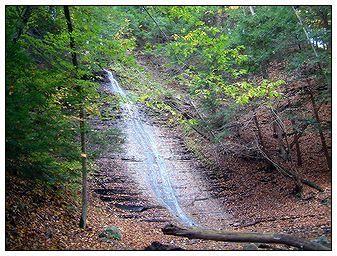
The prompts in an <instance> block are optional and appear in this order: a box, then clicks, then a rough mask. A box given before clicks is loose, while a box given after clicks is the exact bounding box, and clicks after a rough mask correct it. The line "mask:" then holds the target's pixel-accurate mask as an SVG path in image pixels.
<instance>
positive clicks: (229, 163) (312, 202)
mask: <svg viewBox="0 0 337 256" xmlns="http://www.w3.org/2000/svg"><path fill="white" fill-rule="evenodd" d="M158 66H159V65H157V70H159V68H158ZM149 68H151V69H153V70H154V72H156V67H154V66H153V65H151V66H150V67H149ZM159 74H160V72H159V71H158V72H157V73H156V74H154V75H155V76H157V78H158V79H161V77H160V75H159ZM172 87H174V85H172ZM148 123H149V125H151V126H153V127H156V131H157V132H161V133H162V132H163V133H164V134H161V135H162V136H164V137H165V140H166V141H165V142H163V143H167V140H171V142H170V143H171V145H173V146H172V147H174V148H175V149H174V150H175V152H176V153H177V154H178V156H180V157H181V158H184V157H185V160H186V162H185V164H187V165H188V166H189V167H187V169H188V171H187V173H186V169H185V173H182V172H179V171H178V172H176V173H171V175H172V179H173V180H175V181H178V180H180V178H182V179H186V178H188V179H189V178H191V177H192V180H194V181H191V184H192V185H193V186H192V188H190V187H189V186H188V185H189V184H184V185H183V184H179V186H178V185H177V186H176V189H177V192H178V193H177V194H178V195H181V196H182V199H181V200H182V205H183V207H184V208H185V209H187V211H188V213H189V214H191V215H193V216H194V217H195V219H196V220H197V222H199V223H203V225H204V226H205V227H209V228H215V227H216V228H218V229H226V230H234V231H253V232H272V233H286V234H291V235H294V236H298V237H302V238H305V239H309V240H310V239H315V238H317V237H319V236H322V235H325V236H326V237H327V238H328V239H329V240H331V178H330V175H327V174H325V173H323V172H320V171H315V170H313V169H311V170H310V169H308V170H307V173H306V175H307V177H308V178H310V179H311V180H313V181H315V182H317V183H318V184H319V185H320V186H321V187H322V188H323V189H324V192H318V191H315V190H312V189H309V188H305V190H304V193H303V197H302V198H301V199H298V198H296V197H295V196H294V194H293V191H292V190H293V185H294V184H293V183H292V182H291V181H289V180H288V179H287V178H285V177H284V176H282V175H281V174H280V173H278V172H276V171H273V170H270V169H268V168H266V167H265V163H261V162H259V161H255V162H253V161H252V160H249V161H248V160H244V159H237V158H234V157H226V158H223V159H221V160H222V168H221V169H220V170H219V169H211V168H208V167H206V166H204V165H203V164H202V163H201V162H199V161H198V160H197V158H196V157H195V156H194V155H193V154H192V153H191V152H190V150H189V149H188V147H187V146H186V143H185V141H184V138H183V135H182V132H181V130H180V128H179V127H178V126H177V127H167V126H166V125H165V121H163V120H161V119H160V118H159V119H158V118H157V117H155V116H148ZM98 125H100V126H109V125H111V123H109V121H107V122H105V123H99V124H98ZM195 139H198V138H195ZM209 151H210V153H211V147H209ZM130 160H131V161H130ZM130 162H131V164H132V159H128V158H125V157H124V158H123V154H122V155H117V156H116V155H115V156H114V155H109V154H107V155H104V157H102V158H100V159H98V160H97V161H96V164H95V171H94V172H93V173H91V175H90V177H89V188H90V189H89V198H90V207H89V212H88V220H87V223H88V227H87V229H85V230H81V229H79V228H78V221H79V217H80V216H79V208H80V205H79V202H78V200H76V199H75V198H77V199H78V198H79V194H78V191H77V192H76V191H75V197H74V191H71V190H70V189H69V188H67V187H57V188H53V189H51V190H50V191H48V190H44V189H41V188H39V187H36V188H35V189H30V187H29V184H25V183H24V181H23V180H20V179H17V178H14V177H11V176H7V177H6V249H7V250H144V248H145V247H146V246H149V245H150V244H151V243H152V242H154V241H159V242H161V243H163V244H168V245H174V246H178V247H181V248H183V249H186V250H241V249H242V248H243V247H242V246H243V244H238V243H224V242H214V241H201V240H189V239H187V238H178V237H173V236H167V235H164V234H163V233H162V232H161V228H163V227H164V226H165V225H166V224H168V223H172V224H175V225H180V224H179V222H178V220H177V219H176V218H175V217H174V216H172V215H171V214H170V212H169V211H167V210H166V209H165V208H164V207H162V206H161V205H160V203H159V202H158V201H156V198H155V197H154V196H153V195H152V192H151V191H150V190H149V188H148V187H146V186H144V183H142V182H141V181H140V180H139V178H137V173H135V172H134V169H132V168H130V166H131V165H130ZM190 165H191V166H192V167H193V168H192V167H191V166H190ZM192 170H195V172H193V171H192ZM184 175H185V176H184ZM198 182H199V183H198ZM197 186H198V189H201V190H203V191H204V193H205V196H203V197H196V196H195V197H194V198H193V194H194V193H193V191H194V190H195V189H196V187H197ZM76 193H77V194H76ZM184 194H185V195H186V194H187V195H189V196H187V197H185V198H184V197H183V195H184ZM191 196H192V198H191ZM189 204H194V206H195V205H196V206H197V207H195V208H193V207H191V206H190V205H189ZM123 205H124V207H123ZM125 205H129V206H130V205H133V206H143V207H144V208H141V210H135V209H136V208H133V209H130V208H128V209H126V208H125ZM216 207H220V208H221V209H224V210H225V212H226V214H225V215H224V214H223V213H222V212H221V213H217V211H210V209H215V208H216ZM137 209H138V208H137ZM202 209H204V212H202ZM224 216H225V217H224ZM212 222H213V223H212ZM111 225H114V226H116V227H118V228H119V229H120V230H121V232H122V236H123V237H122V239H121V241H118V242H117V241H116V242H114V243H106V242H102V241H100V239H99V237H98V234H99V233H100V232H102V230H103V229H104V228H105V227H107V226H111ZM273 247H274V248H279V249H288V247H285V246H276V245H273Z"/></svg>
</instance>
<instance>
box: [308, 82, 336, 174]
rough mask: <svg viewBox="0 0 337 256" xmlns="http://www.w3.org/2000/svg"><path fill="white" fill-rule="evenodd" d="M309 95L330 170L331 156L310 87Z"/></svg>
mask: <svg viewBox="0 0 337 256" xmlns="http://www.w3.org/2000/svg"><path fill="white" fill-rule="evenodd" d="M307 83H308V84H309V86H310V82H309V80H308V79H307ZM309 97H310V101H311V105H312V110H313V114H314V116H315V119H316V122H317V126H318V132H319V136H320V138H321V143H322V149H323V152H324V155H325V159H326V161H327V164H328V167H329V170H330V171H331V168H332V166H331V158H330V155H329V151H328V146H327V144H326V140H325V137H324V134H323V128H322V125H321V120H320V118H319V115H318V110H317V106H316V102H315V98H314V95H313V93H312V91H311V90H310V89H309Z"/></svg>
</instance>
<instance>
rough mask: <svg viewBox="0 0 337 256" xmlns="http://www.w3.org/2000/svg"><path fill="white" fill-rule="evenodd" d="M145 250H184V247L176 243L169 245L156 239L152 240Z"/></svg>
mask: <svg viewBox="0 0 337 256" xmlns="http://www.w3.org/2000/svg"><path fill="white" fill-rule="evenodd" d="M145 251H184V249H183V248H180V247H178V246H175V245H167V244H162V243H160V242H158V241H155V242H152V244H151V245H149V246H147V247H145Z"/></svg>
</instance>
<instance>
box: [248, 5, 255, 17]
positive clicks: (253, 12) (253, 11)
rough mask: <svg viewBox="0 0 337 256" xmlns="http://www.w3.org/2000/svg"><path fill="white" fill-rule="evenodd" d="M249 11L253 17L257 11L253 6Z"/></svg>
mask: <svg viewBox="0 0 337 256" xmlns="http://www.w3.org/2000/svg"><path fill="white" fill-rule="evenodd" d="M249 10H250V13H251V14H252V15H255V10H254V7H253V6H249Z"/></svg>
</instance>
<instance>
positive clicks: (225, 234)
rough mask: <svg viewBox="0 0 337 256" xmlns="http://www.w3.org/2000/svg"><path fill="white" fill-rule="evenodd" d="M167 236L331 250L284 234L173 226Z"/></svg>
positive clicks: (166, 232)
mask: <svg viewBox="0 0 337 256" xmlns="http://www.w3.org/2000/svg"><path fill="white" fill-rule="evenodd" d="M162 232H163V233H164V234H165V235H173V236H182V237H187V238H189V239H202V240H215V241H223V242H238V243H275V244H285V245H289V246H293V247H296V248H299V249H303V250H310V251H314V250H320V251H323V250H330V249H329V248H327V247H325V246H323V245H321V244H318V243H315V242H310V241H306V240H303V239H301V238H297V237H293V236H290V235H284V234H273V233H253V232H249V233H248V232H246V233H244V232H231V231H216V230H200V229H199V230H196V229H185V228H179V227H177V226H174V225H172V224H169V225H166V226H165V227H164V228H162Z"/></svg>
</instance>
